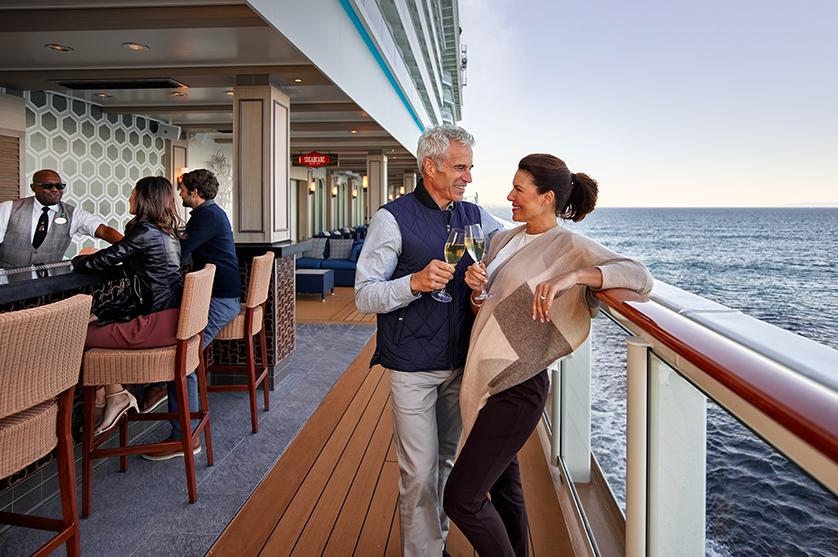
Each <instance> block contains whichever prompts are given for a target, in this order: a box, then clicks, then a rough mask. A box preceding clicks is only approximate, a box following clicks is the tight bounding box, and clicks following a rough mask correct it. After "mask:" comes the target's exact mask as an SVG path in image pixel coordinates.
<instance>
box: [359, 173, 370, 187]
mask: <svg viewBox="0 0 838 557" xmlns="http://www.w3.org/2000/svg"><path fill="white" fill-rule="evenodd" d="M361 187H362V188H364V189H368V188H369V187H370V180H369V178H367V177H366V176H364V177H363V178H361Z"/></svg>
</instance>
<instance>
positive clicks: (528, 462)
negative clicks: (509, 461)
mask: <svg viewBox="0 0 838 557" xmlns="http://www.w3.org/2000/svg"><path fill="white" fill-rule="evenodd" d="M518 462H519V465H520V467H521V483H522V484H523V488H524V500H525V501H526V504H527V507H528V509H529V510H528V512H527V518H528V519H529V528H530V540H531V542H530V543H531V544H532V546H533V548H535V550H534V551H533V554H537V555H573V546H572V544H571V542H570V534H569V532H568V531H567V526H566V525H565V520H564V516H563V515H562V511H561V507H560V505H559V501H558V499H557V497H556V489H555V487H554V486H553V480H552V476H551V474H550V470H549V468H548V464H547V459H546V458H545V457H544V450H543V449H542V447H541V440H540V439H539V437H538V431H534V432H533V434H532V435H531V436H530V438H529V440H528V441H527V443H526V444H525V445H524V448H523V449H521V451H520V453H519V455H518ZM536 509H537V512H534V510H536Z"/></svg>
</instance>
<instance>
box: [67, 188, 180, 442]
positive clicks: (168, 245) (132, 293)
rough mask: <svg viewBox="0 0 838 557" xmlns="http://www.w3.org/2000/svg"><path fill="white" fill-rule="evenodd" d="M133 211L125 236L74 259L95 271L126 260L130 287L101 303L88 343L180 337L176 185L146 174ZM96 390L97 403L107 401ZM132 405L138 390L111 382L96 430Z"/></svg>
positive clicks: (150, 343)
mask: <svg viewBox="0 0 838 557" xmlns="http://www.w3.org/2000/svg"><path fill="white" fill-rule="evenodd" d="M128 204H129V209H128V210H129V212H130V213H131V214H132V215H134V218H132V219H131V220H130V221H129V222H128V224H127V225H126V226H125V237H124V238H123V239H122V240H120V241H119V242H117V243H115V244H113V245H112V246H110V247H108V248H106V249H103V250H101V251H98V252H96V253H94V254H91V255H79V256H77V257H75V258H73V269H74V270H76V271H79V272H82V273H92V272H97V271H102V270H105V269H108V268H110V267H113V266H114V265H117V264H119V263H122V264H123V268H124V269H125V274H126V276H127V278H128V288H127V289H126V290H124V291H123V292H122V294H121V295H120V297H119V298H117V299H116V300H115V301H114V302H112V303H110V304H108V305H106V306H104V307H102V308H99V309H98V310H97V312H96V317H97V319H96V321H93V322H91V323H90V325H89V326H88V329H87V340H86V342H85V348H132V349H140V348H159V347H162V346H168V345H172V344H174V343H175V342H176V340H177V336H176V333H177V323H178V313H179V310H178V308H179V304H180V295H181V289H182V287H183V277H182V275H181V271H180V242H179V240H178V235H177V229H178V226H180V224H181V219H180V216H179V213H178V209H177V204H176V203H175V193H174V188H173V187H172V184H171V183H170V182H169V181H168V180H167V179H166V178H163V177H160V176H153V177H147V178H142V179H140V181H138V182H137V185H136V186H135V187H134V189H133V190H132V191H131V197H129V198H128ZM102 402H103V401H102V400H101V395H100V394H99V393H97V407H101V406H102V405H103V404H102ZM130 408H134V409H135V410H136V409H137V400H136V398H134V395H132V394H131V393H129V392H128V391H127V390H125V389H123V388H122V386H121V385H106V386H105V389H104V412H103V417H102V421H101V422H100V424H99V426H98V427H97V429H96V434H97V435H100V434H102V433H104V432H106V431H108V430H109V429H111V428H112V427H113V426H114V425H116V423H117V422H118V421H119V418H120V417H121V416H122V415H123V414H125V413H126V412H127V411H128V410H129V409H130Z"/></svg>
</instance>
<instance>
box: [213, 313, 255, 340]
mask: <svg viewBox="0 0 838 557" xmlns="http://www.w3.org/2000/svg"><path fill="white" fill-rule="evenodd" d="M246 310H247V304H242V305H241V311H240V312H239V314H238V315H237V316H236V318H235V319H233V320H232V321H230V322H229V323H227V325H225V326H224V328H223V329H221V331H219V332H218V334H217V335H215V338H216V339H218V340H237V339H240V338H245V334H244V314H245V312H246ZM263 314H264V310H263V309H262V306H256V307H255V308H253V334H254V335H255V334H256V333H258V332H259V331H261V330H262V315H263Z"/></svg>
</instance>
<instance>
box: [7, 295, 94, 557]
mask: <svg viewBox="0 0 838 557" xmlns="http://www.w3.org/2000/svg"><path fill="white" fill-rule="evenodd" d="M92 300H93V299H92V298H91V297H90V296H88V295H83V294H79V295H76V296H73V297H71V298H68V299H66V300H62V301H60V302H55V303H53V304H49V305H46V306H42V307H38V308H33V309H24V310H21V311H12V312H8V313H3V314H0V478H5V477H7V476H10V475H12V474H14V473H15V472H18V471H19V470H22V469H24V468H25V467H26V466H28V465H30V464H32V463H33V462H35V461H37V460H38V459H39V458H41V457H43V456H45V455H47V454H49V453H50V451H52V450H53V449H54V448H56V446H57V447H58V449H57V451H56V464H57V467H58V485H59V487H60V490H61V511H62V518H60V519H55V518H42V517H35V516H27V515H21V514H17V513H0V522H2V523H4V524H14V525H17V526H25V527H27V528H38V529H42V530H51V531H54V532H57V533H56V535H55V536H53V537H52V538H50V539H49V541H47V542H46V543H45V544H44V545H42V546H41V547H40V548H39V549H38V550H37V551H36V552H35V553H34V554H33V555H47V554H49V553H51V552H52V551H53V550H55V549H56V548H58V546H60V545H61V544H62V543H64V544H65V545H66V550H67V555H70V556H77V555H79V554H80V552H81V549H80V543H79V517H78V508H77V506H76V474H75V469H76V467H75V463H74V461H73V434H72V431H71V427H72V422H73V394H74V393H75V390H76V383H77V382H78V379H79V366H80V365H81V360H82V354H83V353H84V338H85V336H86V335H87V321H88V318H89V316H90V305H91V303H92Z"/></svg>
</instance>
